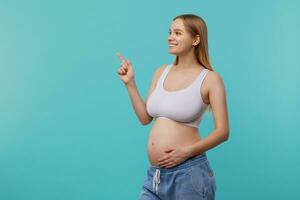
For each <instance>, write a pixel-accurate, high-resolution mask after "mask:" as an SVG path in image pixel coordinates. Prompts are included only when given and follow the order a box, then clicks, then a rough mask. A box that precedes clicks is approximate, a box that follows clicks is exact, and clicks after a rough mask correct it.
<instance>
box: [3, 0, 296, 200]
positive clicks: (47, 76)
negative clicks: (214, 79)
mask: <svg viewBox="0 0 300 200" xmlns="http://www.w3.org/2000/svg"><path fill="white" fill-rule="evenodd" d="M299 8H300V3H299V1H296V0H289V1H287V0H285V1H283V0H277V1H271V0H265V1H258V0H254V1H237V0H235V1H233V0H229V1H199V0H198V1H195V0H194V1H137V0H136V1H107V2H105V1H96V0H93V1H92V0H89V1H88V0H86V1H70V0H63V1H62V0H59V1H58V0H51V1H38V0H27V1H21V0H18V1H16V0H10V1H0V24H1V25H0V77H1V78H0V199H1V200H2V199H3V200H41V199H42V200H50V199H51V200H60V199H61V200H66V199H72V200H85V199H87V200H94V199H95V200H96V199H107V200H108V199H116V200H117V199H137V198H138V195H139V192H140V189H141V186H142V183H143V181H144V178H145V177H146V169H147V167H148V165H149V162H148V159H147V152H146V150H147V149H146V145H147V139H148V133H149V131H150V129H151V125H152V124H150V125H147V126H143V125H141V124H140V123H139V121H138V119H137V117H136V115H135V113H134V110H133V108H132V106H131V102H130V99H129V96H128V93H127V91H126V89H125V87H124V86H123V84H122V82H121V80H120V79H119V77H118V75H117V69H118V68H119V66H120V61H119V59H118V57H117V55H116V52H117V51H120V52H121V53H122V54H123V55H124V56H125V58H127V59H130V60H131V61H132V64H133V67H134V70H135V75H136V82H137V85H138V89H139V92H140V94H141V96H142V97H143V98H145V96H146V93H147V91H148V88H149V85H150V82H151V78H152V75H153V72H154V71H155V69H156V68H157V67H158V66H160V65H162V64H166V63H171V62H173V60H174V56H173V55H170V54H168V46H167V36H168V29H169V27H170V25H171V22H172V19H173V17H175V16H177V15H179V14H183V13H194V14H196V15H199V16H201V17H202V18H203V19H204V20H205V21H206V23H207V26H208V33H209V52H210V58H211V62H212V65H213V68H214V69H215V71H217V72H218V73H219V74H220V75H221V77H222V78H223V80H224V82H225V86H226V92H227V101H228V110H229V117H230V119H229V120H230V130H231V132H230V138H229V140H228V141H226V142H225V143H222V144H221V145H219V146H217V147H216V148H214V149H211V150H209V151H208V152H207V155H208V157H209V160H210V162H211V165H212V167H213V169H214V171H215V176H216V180H217V193H216V199H218V200H240V199H243V200H253V199H273V200H275V199H278V200H279V199H280V200H281V199H285V200H286V199H291V200H294V199H300V192H299V190H298V189H299V179H300V173H299V171H300V159H299V150H300V147H299V142H300V125H299V124H300V123H299V119H300V114H299V112H300V109H299V102H300V89H299V86H300V80H299V75H300V61H299V46H300V39H299V35H300V27H299V19H300V14H299V12H298V11H299ZM213 128H214V126H213V117H212V114H211V113H206V115H205V117H204V119H203V123H202V124H201V128H200V129H201V132H202V134H203V136H207V135H208V134H210V133H211V132H212V131H213Z"/></svg>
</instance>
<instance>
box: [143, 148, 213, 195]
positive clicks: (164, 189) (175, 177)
mask: <svg viewBox="0 0 300 200" xmlns="http://www.w3.org/2000/svg"><path fill="white" fill-rule="evenodd" d="M215 191H216V180H215V176H214V173H213V170H212V168H211V166H210V163H209V161H208V159H207V156H206V153H203V154H200V155H197V156H194V157H192V158H189V159H188V160H185V161H184V162H182V163H180V164H178V165H176V166H174V167H172V168H164V167H159V166H155V165H150V167H149V168H148V169H147V176H146V178H145V181H144V184H143V186H142V190H141V192H140V194H139V200H214V199H215Z"/></svg>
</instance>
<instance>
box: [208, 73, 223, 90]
mask: <svg viewBox="0 0 300 200" xmlns="http://www.w3.org/2000/svg"><path fill="white" fill-rule="evenodd" d="M206 79H207V82H208V86H209V88H210V89H212V88H214V87H220V86H224V81H223V79H222V77H221V76H220V75H219V74H218V73H217V72H216V71H209V73H208V74H207V78H206Z"/></svg>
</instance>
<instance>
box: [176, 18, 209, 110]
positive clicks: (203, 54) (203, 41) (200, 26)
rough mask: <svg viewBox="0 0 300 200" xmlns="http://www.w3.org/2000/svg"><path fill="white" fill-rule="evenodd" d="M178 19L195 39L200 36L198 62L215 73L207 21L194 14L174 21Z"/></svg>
mask: <svg viewBox="0 0 300 200" xmlns="http://www.w3.org/2000/svg"><path fill="white" fill-rule="evenodd" d="M176 19H181V20H182V21H183V24H184V27H185V29H186V30H187V32H188V33H189V34H190V35H191V36H192V37H193V38H194V37H196V36H197V35H199V37H200V43H199V44H198V45H196V46H195V47H194V48H195V50H194V54H195V56H196V58H197V62H198V63H199V64H200V65H202V66H204V67H205V68H206V69H209V70H211V71H214V70H213V68H212V66H211V64H210V59H209V54H208V34H207V26H206V23H205V21H204V20H203V19H202V18H201V17H199V16H197V15H193V14H183V15H178V16H176V17H174V18H173V21H175V20H176ZM177 64H178V56H176V59H175V61H174V65H177ZM208 110H209V111H211V106H210V104H209V106H208Z"/></svg>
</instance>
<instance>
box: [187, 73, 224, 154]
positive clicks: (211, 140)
mask: <svg viewBox="0 0 300 200" xmlns="http://www.w3.org/2000/svg"><path fill="white" fill-rule="evenodd" d="M207 78H208V81H209V85H210V86H209V102H210V105H211V107H212V112H213V116H214V122H215V130H214V131H213V132H212V133H211V134H209V135H208V136H207V137H206V138H204V139H202V140H200V141H198V142H197V143H195V144H193V145H191V146H188V152H189V156H190V157H192V156H195V155H199V154H201V153H203V152H205V151H206V150H208V149H211V148H213V147H215V146H217V145H219V144H220V143H222V142H224V141H226V140H228V138H229V120H228V113H227V105H226V92H225V86H224V82H223V80H222V79H221V77H220V76H219V75H218V74H217V73H215V72H209V74H208V77H207Z"/></svg>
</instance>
